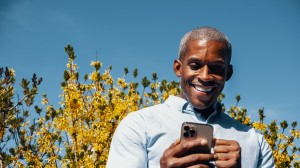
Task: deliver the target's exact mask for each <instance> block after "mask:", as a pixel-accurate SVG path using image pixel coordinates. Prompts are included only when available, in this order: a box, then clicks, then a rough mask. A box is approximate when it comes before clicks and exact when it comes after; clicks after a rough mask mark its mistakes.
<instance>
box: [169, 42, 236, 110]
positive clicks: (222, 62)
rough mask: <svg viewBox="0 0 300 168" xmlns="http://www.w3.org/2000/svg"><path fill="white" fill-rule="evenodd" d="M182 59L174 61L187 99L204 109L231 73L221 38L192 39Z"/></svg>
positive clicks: (214, 98) (209, 105)
mask: <svg viewBox="0 0 300 168" xmlns="http://www.w3.org/2000/svg"><path fill="white" fill-rule="evenodd" d="M186 51H187V52H186V55H185V56H184V57H183V58H182V60H175V61H174V66H173V68H174V72H175V74H176V75H177V76H178V77H181V89H182V91H183V93H184V96H185V98H186V99H188V100H189V101H190V102H191V103H192V105H193V106H194V107H195V108H197V109H201V110H202V109H207V108H209V107H211V106H212V105H213V104H214V103H215V102H216V100H217V98H218V95H219V94H220V93H221V91H222V90H223V88H224V85H225V81H227V80H229V78H230V77H231V75H232V66H231V65H229V58H228V57H229V56H228V52H227V50H226V46H225V44H224V43H222V42H217V41H205V40H194V41H190V42H189V43H188V46H187V50H186Z"/></svg>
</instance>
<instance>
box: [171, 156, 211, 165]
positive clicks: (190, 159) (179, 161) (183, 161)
mask: <svg viewBox="0 0 300 168" xmlns="http://www.w3.org/2000/svg"><path fill="white" fill-rule="evenodd" d="M213 159H214V155H213V154H191V155H187V156H184V157H181V158H173V159H172V160H171V161H170V162H169V166H170V167H189V166H196V165H198V166H205V163H207V164H208V162H209V161H211V160H213Z"/></svg>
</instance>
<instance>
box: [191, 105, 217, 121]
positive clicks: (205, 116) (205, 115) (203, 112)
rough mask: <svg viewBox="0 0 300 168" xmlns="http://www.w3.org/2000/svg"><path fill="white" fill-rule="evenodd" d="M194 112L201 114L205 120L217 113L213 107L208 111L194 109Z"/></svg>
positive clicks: (207, 109)
mask: <svg viewBox="0 0 300 168" xmlns="http://www.w3.org/2000/svg"><path fill="white" fill-rule="evenodd" d="M194 110H195V112H197V113H200V114H201V115H202V116H203V117H204V118H205V119H207V118H208V117H209V116H210V115H211V114H212V113H213V112H214V111H215V109H214V107H213V106H211V107H209V108H206V109H197V108H194Z"/></svg>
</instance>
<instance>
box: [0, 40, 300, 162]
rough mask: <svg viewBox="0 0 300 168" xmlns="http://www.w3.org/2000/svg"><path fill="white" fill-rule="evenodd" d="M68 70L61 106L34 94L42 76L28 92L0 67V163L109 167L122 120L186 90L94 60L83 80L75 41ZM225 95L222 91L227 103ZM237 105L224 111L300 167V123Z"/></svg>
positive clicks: (29, 85) (29, 83)
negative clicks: (115, 71) (255, 116)
mask: <svg viewBox="0 0 300 168" xmlns="http://www.w3.org/2000/svg"><path fill="white" fill-rule="evenodd" d="M65 51H66V53H67V54H68V59H69V60H68V63H67V69H66V70H65V71H64V81H63V82H62V83H61V88H62V93H61V95H60V96H61V98H62V100H61V102H60V104H61V106H60V107H59V108H55V107H54V106H53V105H51V104H50V103H49V101H48V98H47V95H46V94H44V95H43V99H42V102H41V105H40V106H38V105H35V104H38V103H34V98H35V96H36V94H37V93H38V85H40V84H41V82H42V78H37V76H36V75H35V74H34V75H33V77H32V79H31V81H28V80H26V79H22V82H21V87H22V89H23V97H22V98H20V97H19V96H18V95H17V97H15V96H16V94H15V93H14V87H15V86H14V83H15V77H14V76H15V75H14V73H15V72H14V70H13V69H9V68H1V69H0V167H1V166H3V167H105V163H106V161H107V156H108V151H109V146H110V141H111V138H112V135H113V132H114V130H115V129H116V127H117V125H118V124H119V122H120V121H121V120H122V119H123V118H124V117H125V116H126V115H127V114H128V113H129V112H132V111H136V110H138V109H140V108H144V107H147V106H151V105H154V104H157V103H161V102H164V101H165V100H166V99H167V98H168V96H169V95H177V94H179V92H180V89H179V83H178V82H174V81H171V82H169V81H167V80H162V81H160V82H159V81H158V78H157V74H156V73H153V75H152V80H148V79H147V77H144V78H142V81H141V82H140V83H139V82H136V80H137V76H138V71H137V69H135V70H133V73H132V75H133V80H132V81H130V82H127V81H126V76H127V75H128V74H129V70H128V68H124V75H123V77H122V78H118V79H116V80H114V78H113V77H112V76H111V74H110V72H111V70H112V66H110V67H109V68H108V69H106V70H101V67H102V63H101V62H99V61H92V62H91V66H92V67H93V68H94V71H93V72H91V73H90V74H89V75H85V76H84V78H83V79H84V82H80V80H79V72H78V71H77V65H76V63H75V58H76V56H75V53H74V49H73V47H72V46H70V45H68V46H66V47H65ZM224 97H225V95H223V94H221V95H220V96H219V101H220V102H221V101H222V99H223V98H224ZM240 99H241V98H240V96H239V95H237V97H236V100H237V104H236V105H235V106H232V107H231V108H230V109H228V110H226V108H225V106H224V105H223V111H224V112H227V113H229V115H231V116H232V117H233V118H235V119H236V120H238V121H240V122H242V123H244V124H246V125H249V126H252V127H254V128H255V129H256V130H257V131H259V132H260V133H262V134H263V135H264V136H265V138H266V140H267V141H268V143H269V144H270V146H271V148H272V150H273V154H274V157H275V161H276V165H277V167H291V166H294V167H299V162H300V161H299V150H300V149H299V148H297V147H296V146H295V144H294V142H295V140H298V139H299V132H300V131H299V128H296V126H297V123H296V122H293V123H292V124H291V127H292V128H291V129H290V130H289V132H287V128H288V123H287V122H286V121H283V122H281V123H279V125H278V124H277V122H276V121H273V122H271V123H270V124H265V123H264V118H265V116H264V110H263V109H260V110H259V116H260V120H259V121H251V118H250V116H247V110H246V109H245V108H242V107H238V103H239V101H240Z"/></svg>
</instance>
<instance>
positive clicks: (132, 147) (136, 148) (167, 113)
mask: <svg viewBox="0 0 300 168" xmlns="http://www.w3.org/2000/svg"><path fill="white" fill-rule="evenodd" d="M230 60H231V44H230V42H229V40H228V38H227V37H226V36H225V35H224V34H223V33H221V32H220V31H219V30H217V29H215V28H212V27H202V28H198V29H195V30H192V31H190V32H188V33H187V34H185V36H184V37H183V38H182V40H181V43H180V47H179V57H178V59H177V60H175V61H174V65H173V70H174V72H175V74H176V75H177V76H178V77H180V78H181V90H182V92H181V94H180V95H178V96H170V97H169V98H168V99H167V100H166V101H165V102H164V103H162V104H159V105H155V106H152V107H148V108H144V109H141V110H139V111H137V112H134V113H130V114H129V115H128V116H127V117H126V118H125V119H124V120H122V122H121V123H120V124H119V126H118V128H117V130H116V132H115V134H114V137H113V140H112V144H111V148H110V153H109V158H108V162H107V167H108V168H118V167H125V168H146V167H161V168H164V167H247V168H248V167H251V168H252V167H253V168H254V167H268V168H269V167H274V161H273V157H272V152H271V150H270V148H269V146H268V144H267V142H266V141H265V139H264V138H263V136H262V135H260V134H258V133H256V132H255V130H254V129H253V128H250V127H247V126H245V125H242V124H241V123H240V122H238V121H236V120H234V119H232V118H230V117H229V116H228V115H227V114H225V113H222V112H221V105H220V104H219V103H218V102H217V98H218V96H219V94H220V93H221V91H222V90H223V88H224V85H225V82H226V81H228V80H229V79H230V77H231V75H232V73H233V68H232V65H231V64H230ZM183 122H194V123H201V124H208V125H211V126H212V127H213V129H214V131H213V136H214V140H213V142H214V146H213V148H212V151H211V153H203V152H201V151H198V152H193V153H191V152H190V153H189V151H192V150H193V151H195V149H199V148H198V147H203V146H207V144H208V141H207V139H204V138H195V139H194V140H191V141H180V140H178V139H179V138H180V131H181V125H182V123H183ZM187 153H189V154H187Z"/></svg>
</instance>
